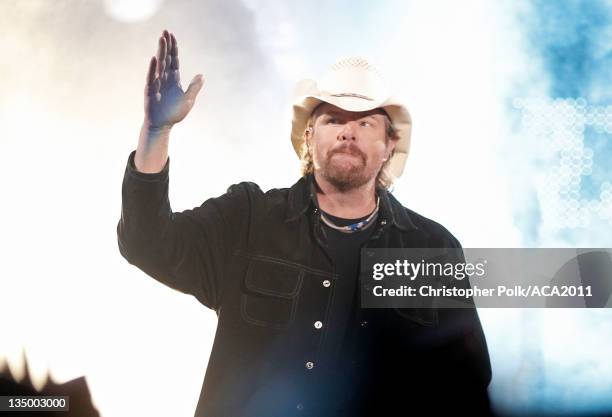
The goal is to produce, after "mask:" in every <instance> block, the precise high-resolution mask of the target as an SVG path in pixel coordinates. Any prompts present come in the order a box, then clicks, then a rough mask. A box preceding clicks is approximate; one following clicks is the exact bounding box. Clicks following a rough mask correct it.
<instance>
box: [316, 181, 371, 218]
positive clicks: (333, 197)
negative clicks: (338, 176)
mask: <svg viewBox="0 0 612 417" xmlns="http://www.w3.org/2000/svg"><path fill="white" fill-rule="evenodd" d="M314 178H315V181H316V185H317V187H316V188H317V201H318V203H319V207H320V208H321V210H323V211H324V212H326V213H329V214H331V215H332V216H336V217H341V218H344V219H357V218H359V217H364V216H367V215H368V214H370V213H371V212H372V211H374V209H375V208H376V179H375V178H373V179H372V180H371V181H368V182H367V183H366V184H364V185H362V186H360V187H357V188H353V189H351V190H347V191H338V189H336V188H335V187H334V186H333V185H331V184H330V183H329V182H328V181H326V180H325V179H324V178H322V177H321V176H320V175H317V173H316V172H315V174H314Z"/></svg>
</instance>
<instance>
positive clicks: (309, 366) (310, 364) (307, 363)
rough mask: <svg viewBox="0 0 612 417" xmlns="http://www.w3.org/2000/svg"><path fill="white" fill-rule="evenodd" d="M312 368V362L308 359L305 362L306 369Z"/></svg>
mask: <svg viewBox="0 0 612 417" xmlns="http://www.w3.org/2000/svg"><path fill="white" fill-rule="evenodd" d="M312 368H314V362H310V361H308V362H306V369H312Z"/></svg>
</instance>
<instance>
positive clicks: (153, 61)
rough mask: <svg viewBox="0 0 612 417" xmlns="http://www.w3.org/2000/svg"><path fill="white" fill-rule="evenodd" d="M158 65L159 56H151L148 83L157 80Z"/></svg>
mask: <svg viewBox="0 0 612 417" xmlns="http://www.w3.org/2000/svg"><path fill="white" fill-rule="evenodd" d="M156 67H157V58H155V57H151V61H149V71H148V72H147V85H151V84H152V83H153V80H155V68H156Z"/></svg>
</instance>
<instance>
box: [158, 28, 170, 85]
mask: <svg viewBox="0 0 612 417" xmlns="http://www.w3.org/2000/svg"><path fill="white" fill-rule="evenodd" d="M165 33H167V31H166V30H164V35H162V36H161V37H160V38H159V46H158V48H157V76H158V77H159V78H162V79H163V75H164V71H165V70H166V54H167V50H168V48H167V45H168V44H167V41H166V37H165Z"/></svg>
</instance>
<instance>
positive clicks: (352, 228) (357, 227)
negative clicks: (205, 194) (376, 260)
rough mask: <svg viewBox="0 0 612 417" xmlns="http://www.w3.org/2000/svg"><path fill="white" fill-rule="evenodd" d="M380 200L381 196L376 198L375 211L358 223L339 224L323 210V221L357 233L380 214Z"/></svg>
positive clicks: (348, 231)
mask: <svg viewBox="0 0 612 417" xmlns="http://www.w3.org/2000/svg"><path fill="white" fill-rule="evenodd" d="M379 202H380V197H377V198H376V208H374V211H373V212H372V213H371V214H370V215H369V216H368V217H367V218H365V219H363V220H361V221H359V222H357V223H353V224H349V225H348V226H338V225H337V224H334V223H333V222H332V221H331V219H329V218H328V217H327V216H326V215H325V214H323V212H321V220H323V223H325V224H326V225H328V226H329V227H331V228H332V229H336V230H339V231H341V232H344V233H355V232H358V231H359V230H361V229H365V228H366V227H367V226H368V225H369V224H370V223H372V220H374V218H375V217H376V215H377V214H378V203H379Z"/></svg>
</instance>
